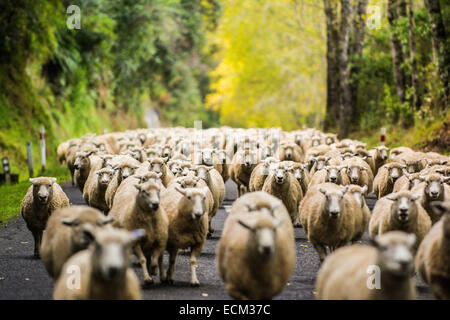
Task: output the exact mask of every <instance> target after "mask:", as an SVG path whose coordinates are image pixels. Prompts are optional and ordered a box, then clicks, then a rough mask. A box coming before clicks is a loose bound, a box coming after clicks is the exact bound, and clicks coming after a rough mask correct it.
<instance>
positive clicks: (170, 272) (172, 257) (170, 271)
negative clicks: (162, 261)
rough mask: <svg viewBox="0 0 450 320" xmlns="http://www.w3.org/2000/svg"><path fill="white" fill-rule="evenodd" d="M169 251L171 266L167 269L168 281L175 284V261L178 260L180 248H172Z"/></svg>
mask: <svg viewBox="0 0 450 320" xmlns="http://www.w3.org/2000/svg"><path fill="white" fill-rule="evenodd" d="M168 251H169V268H168V269H167V281H168V283H170V284H173V273H174V271H175V261H176V260H177V253H178V249H170V250H168Z"/></svg>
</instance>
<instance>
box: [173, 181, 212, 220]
mask: <svg viewBox="0 0 450 320" xmlns="http://www.w3.org/2000/svg"><path fill="white" fill-rule="evenodd" d="M175 189H176V190H177V191H178V192H180V193H181V194H182V195H183V196H184V197H185V198H186V200H187V206H188V207H187V208H188V211H189V212H190V213H191V218H192V220H194V221H200V220H201V219H202V217H203V216H204V215H205V213H206V211H207V209H206V195H207V193H208V191H209V188H208V187H203V188H187V189H183V188H180V187H178V186H176V187H175Z"/></svg>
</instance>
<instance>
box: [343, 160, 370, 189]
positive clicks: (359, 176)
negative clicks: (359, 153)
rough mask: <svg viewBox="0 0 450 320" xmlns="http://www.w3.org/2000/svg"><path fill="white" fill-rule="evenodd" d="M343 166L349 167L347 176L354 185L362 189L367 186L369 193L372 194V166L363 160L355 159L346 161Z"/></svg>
mask: <svg viewBox="0 0 450 320" xmlns="http://www.w3.org/2000/svg"><path fill="white" fill-rule="evenodd" d="M343 165H346V166H347V170H346V171H347V176H348V178H349V180H350V182H351V183H352V184H357V185H359V186H361V187H363V186H367V188H368V192H369V193H371V192H372V188H373V173H372V170H371V169H370V166H369V165H368V164H367V163H366V162H365V161H364V160H363V159H361V158H358V157H353V158H350V159H347V160H345V161H344V163H343Z"/></svg>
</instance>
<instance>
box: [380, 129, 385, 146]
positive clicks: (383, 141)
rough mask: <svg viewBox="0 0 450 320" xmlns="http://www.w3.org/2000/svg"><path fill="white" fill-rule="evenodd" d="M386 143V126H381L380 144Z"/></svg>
mask: <svg viewBox="0 0 450 320" xmlns="http://www.w3.org/2000/svg"><path fill="white" fill-rule="evenodd" d="M385 144H386V128H381V136H380V145H382V146H384V145H385Z"/></svg>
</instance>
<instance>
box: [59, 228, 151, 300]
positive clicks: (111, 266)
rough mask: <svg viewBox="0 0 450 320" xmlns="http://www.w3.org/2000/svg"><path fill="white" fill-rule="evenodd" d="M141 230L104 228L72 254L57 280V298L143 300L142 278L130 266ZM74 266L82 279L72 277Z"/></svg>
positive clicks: (141, 233)
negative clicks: (86, 245) (91, 240)
mask: <svg viewBox="0 0 450 320" xmlns="http://www.w3.org/2000/svg"><path fill="white" fill-rule="evenodd" d="M142 235H143V231H142V230H135V231H134V232H128V231H125V230H119V229H114V228H106V227H105V228H104V229H101V230H98V231H97V232H96V233H95V239H94V241H93V244H91V245H90V246H89V248H88V249H86V250H82V251H80V252H78V253H76V254H75V255H73V256H72V257H71V258H70V259H69V260H68V261H67V262H66V263H65V264H64V266H63V269H62V271H61V276H60V277H59V278H58V280H57V281H56V283H55V288H54V291H53V298H54V299H55V300H104V299H105V300H140V299H141V289H140V286H139V280H138V278H137V276H136V274H135V273H134V271H133V269H132V268H131V252H130V251H131V250H130V249H131V248H132V246H133V245H134V244H135V243H136V242H137V241H138V240H139V239H140V238H141V237H142ZM74 270H76V272H77V271H78V272H77V274H76V275H77V276H79V283H77V282H75V281H73V276H74Z"/></svg>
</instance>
